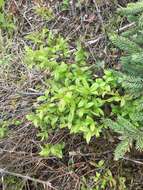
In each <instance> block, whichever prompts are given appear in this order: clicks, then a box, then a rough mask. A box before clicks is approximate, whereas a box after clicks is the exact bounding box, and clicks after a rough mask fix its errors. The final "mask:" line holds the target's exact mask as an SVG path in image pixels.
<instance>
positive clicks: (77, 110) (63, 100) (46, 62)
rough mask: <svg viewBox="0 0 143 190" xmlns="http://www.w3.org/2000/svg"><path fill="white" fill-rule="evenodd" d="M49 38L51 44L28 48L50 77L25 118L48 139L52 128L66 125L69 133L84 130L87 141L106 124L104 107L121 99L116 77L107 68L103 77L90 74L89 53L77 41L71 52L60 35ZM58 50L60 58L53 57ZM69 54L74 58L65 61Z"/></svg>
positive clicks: (40, 67) (54, 129) (33, 60)
mask: <svg viewBox="0 0 143 190" xmlns="http://www.w3.org/2000/svg"><path fill="white" fill-rule="evenodd" d="M49 34H50V35H51V33H49ZM52 37H53V35H52ZM48 39H49V37H48ZM57 41H58V42H62V43H61V44H60V43H58V44H57V43H56V42H57ZM48 42H49V43H50V45H47V46H46V47H42V48H41V45H40V49H38V50H30V54H29V56H28V59H29V60H30V63H31V64H32V66H33V67H36V68H38V69H42V70H43V69H47V70H49V71H50V78H49V79H47V81H46V82H47V84H48V86H49V88H48V89H47V90H46V91H45V94H44V95H43V96H40V97H39V98H38V104H39V106H38V107H37V108H36V110H35V112H34V113H32V114H30V115H28V116H27V118H28V120H30V121H32V123H33V124H34V125H35V126H36V127H38V128H40V130H41V132H40V134H39V136H40V137H42V139H45V138H46V139H47V138H48V134H49V133H51V131H56V130H60V129H62V128H68V129H69V131H70V133H74V134H83V136H84V138H85V139H86V142H87V143H89V142H90V140H91V138H92V137H93V136H96V137H99V136H100V133H101V132H102V129H103V128H104V127H105V126H104V125H103V122H102V120H103V118H104V117H105V114H107V113H106V111H105V109H104V107H105V106H108V105H109V107H110V105H111V104H112V103H113V104H114V103H115V102H116V103H117V104H121V102H122V103H123V102H124V101H123V99H124V97H123V96H122V95H120V93H119V92H118V90H117V89H116V87H117V83H116V77H115V76H114V74H113V73H112V71H110V70H104V74H103V76H102V77H98V76H96V77H93V74H92V70H91V68H90V67H89V66H88V64H87V59H88V54H87V52H86V51H85V50H84V49H83V48H82V47H81V46H80V45H78V46H77V51H76V52H75V53H74V54H69V53H67V52H69V51H68V45H67V42H66V40H64V39H63V38H61V37H58V38H57V39H55V38H53V40H51V37H50V40H49V41H48ZM47 44H48V43H47ZM57 52H60V56H61V57H62V59H61V60H55V58H56V59H57V58H58V57H57V56H59V54H58V53H57ZM28 53H29V50H28ZM67 55H68V56H67ZM70 56H71V57H73V59H74V60H73V62H72V63H69V62H68V61H69V57H70ZM52 58H54V61H53V59H52ZM64 58H65V59H64ZM109 114H110V113H109Z"/></svg>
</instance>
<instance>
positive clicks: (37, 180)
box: [0, 168, 57, 190]
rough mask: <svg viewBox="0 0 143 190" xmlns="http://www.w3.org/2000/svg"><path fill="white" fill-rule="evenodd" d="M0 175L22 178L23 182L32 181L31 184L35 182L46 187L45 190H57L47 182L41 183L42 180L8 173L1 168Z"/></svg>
mask: <svg viewBox="0 0 143 190" xmlns="http://www.w3.org/2000/svg"><path fill="white" fill-rule="evenodd" d="M0 173H1V174H7V175H12V176H15V177H20V178H23V179H25V180H30V181H33V182H35V183H40V184H43V186H44V187H46V188H48V187H49V188H52V189H53V190H57V189H56V188H55V187H53V186H52V185H51V183H50V182H48V181H42V180H40V179H35V178H32V177H30V176H27V175H22V174H19V173H14V172H10V171H7V170H5V169H2V168H0Z"/></svg>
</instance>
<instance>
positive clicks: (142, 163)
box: [123, 157, 143, 165]
mask: <svg viewBox="0 0 143 190" xmlns="http://www.w3.org/2000/svg"><path fill="white" fill-rule="evenodd" d="M123 160H127V161H131V162H133V163H135V164H140V165H143V162H140V161H138V160H134V159H132V158H128V157H123Z"/></svg>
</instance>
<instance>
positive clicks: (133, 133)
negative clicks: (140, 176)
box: [106, 1, 143, 159]
mask: <svg viewBox="0 0 143 190" xmlns="http://www.w3.org/2000/svg"><path fill="white" fill-rule="evenodd" d="M118 13H119V14H121V15H122V16H123V17H126V18H127V20H128V22H134V25H133V27H132V28H130V29H128V31H126V32H123V33H121V34H120V35H119V34H112V35H110V36H109V37H110V40H111V41H112V43H113V44H114V45H115V46H116V47H117V48H119V49H120V50H121V52H122V56H121V58H120V63H121V64H122V70H121V72H116V73H117V74H118V76H119V81H121V82H122V85H123V87H124V89H125V93H126V94H127V95H128V96H129V99H130V100H129V101H128V102H127V103H126V104H125V105H124V106H123V107H122V108H119V107H117V106H115V107H114V108H113V110H112V111H113V113H114V114H116V115H118V117H117V120H116V121H112V120H109V119H108V120H106V124H107V125H108V126H109V127H110V128H111V129H112V130H113V131H115V132H117V133H119V134H120V135H121V140H122V141H121V143H119V145H118V146H117V148H116V150H115V159H119V158H122V157H123V156H124V154H125V153H126V152H127V151H129V149H130V147H131V146H132V145H133V143H135V146H136V148H137V149H138V150H143V127H142V121H143V98H142V95H143V24H142V23H143V22H142V21H143V1H139V2H137V3H130V4H128V6H127V7H126V8H121V9H119V10H118Z"/></svg>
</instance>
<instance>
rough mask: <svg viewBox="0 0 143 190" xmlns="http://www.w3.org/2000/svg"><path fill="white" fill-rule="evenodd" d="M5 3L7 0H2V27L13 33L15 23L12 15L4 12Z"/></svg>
mask: <svg viewBox="0 0 143 190" xmlns="http://www.w3.org/2000/svg"><path fill="white" fill-rule="evenodd" d="M4 5H5V0H0V28H1V29H4V30H7V31H8V32H9V33H11V32H12V31H13V30H14V28H15V25H14V23H13V21H12V17H11V16H10V15H8V14H5V13H4Z"/></svg>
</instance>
